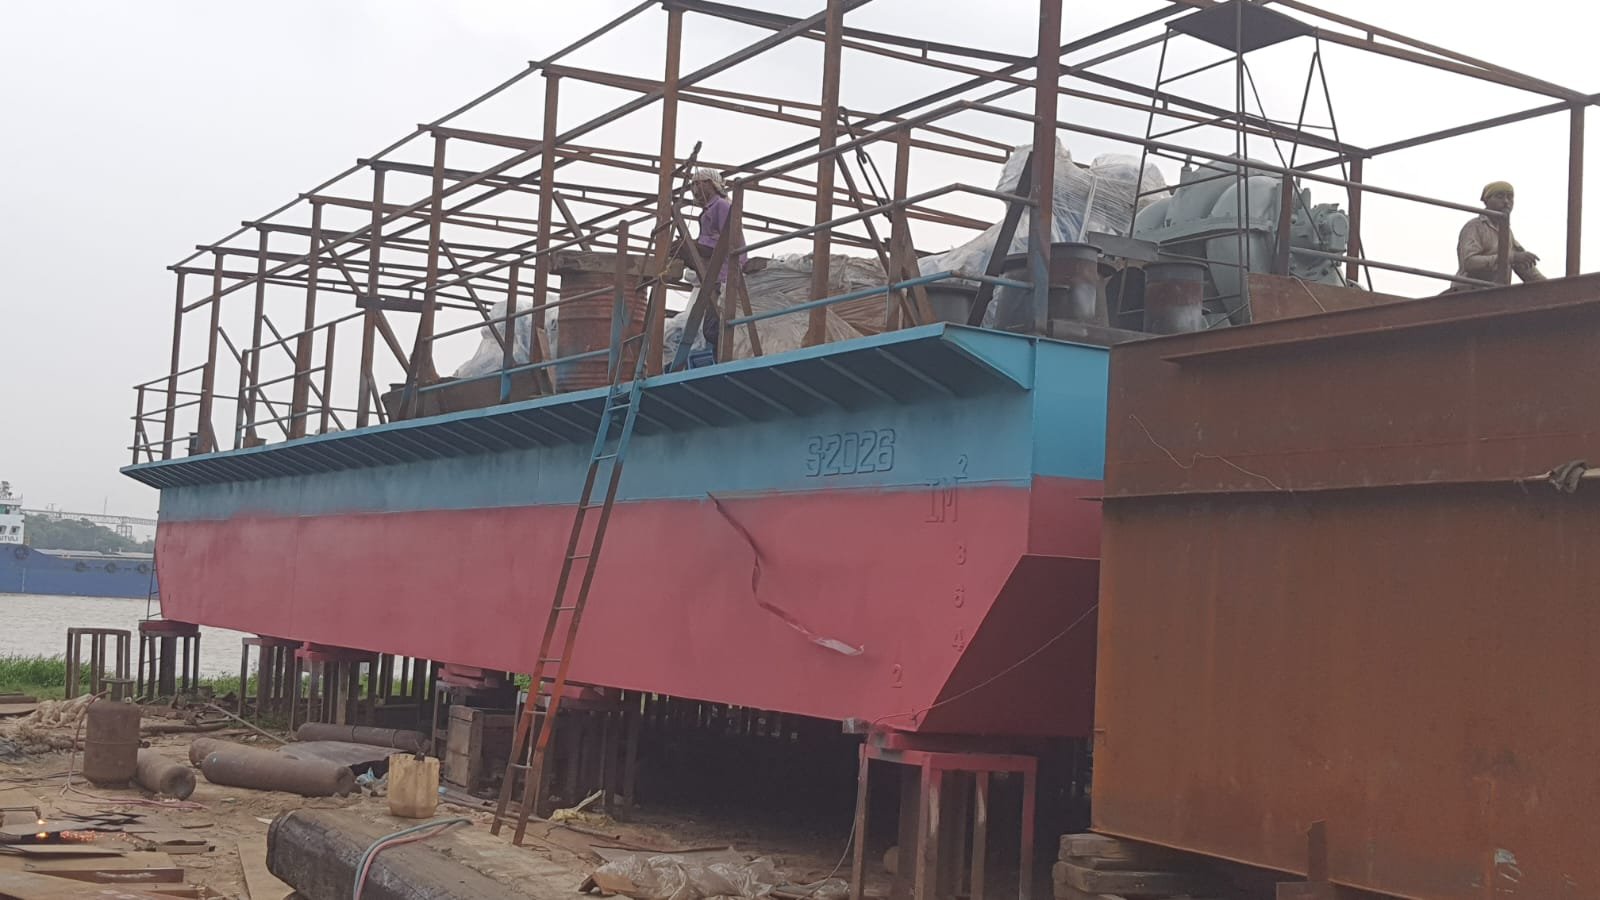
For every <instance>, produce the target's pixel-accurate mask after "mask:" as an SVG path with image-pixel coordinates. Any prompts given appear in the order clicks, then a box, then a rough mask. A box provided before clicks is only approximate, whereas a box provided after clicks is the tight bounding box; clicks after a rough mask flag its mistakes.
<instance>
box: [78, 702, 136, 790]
mask: <svg viewBox="0 0 1600 900" xmlns="http://www.w3.org/2000/svg"><path fill="white" fill-rule="evenodd" d="M85 717H86V718H87V719H88V722H87V723H86V724H85V726H84V728H85V734H84V740H83V777H85V778H87V779H89V780H90V781H92V782H94V783H95V784H98V785H103V786H107V787H109V786H112V785H124V784H127V783H128V782H129V781H130V780H131V779H132V778H133V774H134V771H135V770H136V769H137V768H138V765H139V707H137V706H135V705H134V704H132V703H118V702H116V701H112V700H97V701H95V702H93V703H90V704H89V710H88V712H87V713H86V716H85Z"/></svg>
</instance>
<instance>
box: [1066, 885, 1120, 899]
mask: <svg viewBox="0 0 1600 900" xmlns="http://www.w3.org/2000/svg"><path fill="white" fill-rule="evenodd" d="M1054 889H1055V898H1056V900H1124V898H1122V897H1118V896H1117V895H1116V894H1086V893H1084V892H1083V891H1080V890H1078V889H1077V888H1075V887H1068V886H1066V885H1064V884H1058V885H1054Z"/></svg>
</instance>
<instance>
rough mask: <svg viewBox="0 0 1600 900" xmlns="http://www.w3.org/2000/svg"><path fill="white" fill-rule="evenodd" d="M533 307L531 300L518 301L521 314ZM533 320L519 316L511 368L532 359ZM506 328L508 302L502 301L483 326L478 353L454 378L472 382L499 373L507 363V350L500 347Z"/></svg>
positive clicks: (495, 306) (480, 332) (459, 367)
mask: <svg viewBox="0 0 1600 900" xmlns="http://www.w3.org/2000/svg"><path fill="white" fill-rule="evenodd" d="M532 306H533V300H532V299H531V298H529V297H518V298H517V311H518V312H522V311H524V310H527V309H529V308H531V307H532ZM532 322H533V316H519V317H518V318H517V322H516V326H515V329H514V333H515V334H516V336H517V337H516V341H517V343H516V346H515V347H513V348H512V351H511V352H512V357H513V358H514V362H513V363H512V365H518V366H520V365H523V364H525V363H527V362H528V361H529V360H530V359H532V356H531V355H530V354H529V352H528V350H529V348H530V347H531V346H532V339H533V325H532ZM505 327H506V302H505V301H504V300H501V301H499V302H497V303H495V304H494V306H493V307H491V308H490V310H489V321H487V322H485V323H483V328H482V329H481V330H480V331H479V334H480V335H482V338H481V339H480V340H479V341H478V349H477V351H476V352H475V353H473V354H472V356H471V357H469V358H468V359H467V361H466V362H464V363H462V364H461V365H460V366H457V367H456V371H455V377H457V378H472V377H474V376H477V375H487V374H489V373H490V372H498V371H500V365H501V363H502V362H503V361H504V359H505V350H504V348H503V345H502V344H501V343H500V335H502V334H504V333H505Z"/></svg>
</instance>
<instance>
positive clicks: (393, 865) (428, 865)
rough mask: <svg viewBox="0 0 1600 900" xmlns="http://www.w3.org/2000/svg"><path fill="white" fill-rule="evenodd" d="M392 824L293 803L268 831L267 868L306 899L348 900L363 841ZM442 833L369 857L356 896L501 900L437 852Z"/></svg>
mask: <svg viewBox="0 0 1600 900" xmlns="http://www.w3.org/2000/svg"><path fill="white" fill-rule="evenodd" d="M390 833H392V832H391V830H390V829H388V828H384V827H383V826H381V825H378V824H375V823H372V822H368V821H366V820H364V819H362V818H361V817H360V816H357V815H355V814H354V813H349V812H345V811H343V810H332V809H297V810H293V811H291V812H286V813H284V814H283V815H281V816H278V818H276V819H274V820H273V822H272V825H271V827H269V828H268V829H267V870H268V871H270V872H271V873H272V874H273V875H274V876H276V877H277V878H278V879H280V880H281V881H283V882H284V883H285V884H288V885H289V886H290V887H292V888H294V889H295V892H296V894H297V895H298V896H300V897H304V898H305V900H348V898H349V897H350V896H351V894H352V891H353V889H354V887H355V876H356V868H357V866H359V865H360V863H361V856H362V854H363V853H365V852H366V849H367V847H369V846H371V845H372V843H373V842H374V841H376V840H377V839H378V838H380V837H383V836H384V835H387V834H390ZM430 845H435V846H436V845H448V836H447V835H445V836H438V837H434V838H430V839H429V840H427V841H422V842H417V843H411V844H400V845H397V846H394V847H390V848H388V849H386V850H384V851H383V852H382V853H380V854H378V856H377V857H376V858H375V859H374V860H373V861H372V866H371V870H370V871H369V872H368V874H367V881H366V886H365V887H364V888H363V890H362V893H361V896H362V897H364V898H366V900H424V898H429V900H431V898H438V897H451V898H455V900H503V898H505V897H507V896H511V895H512V893H513V892H512V891H511V890H510V889H509V888H508V887H507V886H506V885H503V884H501V883H500V882H498V881H495V880H494V879H492V878H490V877H488V876H487V875H483V874H481V873H479V872H477V871H475V870H473V869H470V868H467V867H466V866H464V865H462V864H461V863H459V862H456V861H455V860H453V859H451V858H449V857H447V856H445V855H444V854H443V853H440V852H439V851H438V850H437V849H435V846H430Z"/></svg>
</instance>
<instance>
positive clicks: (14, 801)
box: [0, 698, 837, 900]
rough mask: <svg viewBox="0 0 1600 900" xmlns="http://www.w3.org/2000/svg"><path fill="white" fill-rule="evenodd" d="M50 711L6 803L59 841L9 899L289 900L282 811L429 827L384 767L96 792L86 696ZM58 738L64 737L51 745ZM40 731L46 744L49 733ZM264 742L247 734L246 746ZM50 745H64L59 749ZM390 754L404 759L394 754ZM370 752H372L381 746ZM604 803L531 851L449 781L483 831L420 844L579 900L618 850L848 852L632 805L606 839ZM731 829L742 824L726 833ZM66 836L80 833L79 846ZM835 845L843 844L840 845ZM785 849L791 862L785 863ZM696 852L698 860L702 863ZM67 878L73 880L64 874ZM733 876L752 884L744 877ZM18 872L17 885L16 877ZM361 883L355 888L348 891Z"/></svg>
mask: <svg viewBox="0 0 1600 900" xmlns="http://www.w3.org/2000/svg"><path fill="white" fill-rule="evenodd" d="M46 703H47V704H48V706H46V705H45V704H44V703H42V704H41V708H40V709H39V710H38V713H39V715H38V716H37V717H33V718H32V719H31V721H30V722H29V723H28V725H29V728H28V729H25V730H26V732H27V735H28V736H27V738H22V737H17V738H11V737H7V738H0V808H4V807H20V809H19V810H14V811H7V812H5V813H3V815H4V816H5V818H4V822H3V828H0V832H4V833H6V834H8V835H10V836H11V837H13V838H15V837H23V838H30V839H31V838H32V837H33V836H35V835H37V833H38V831H39V830H41V827H42V830H44V831H45V833H47V834H50V835H52V837H50V838H49V839H48V841H47V842H46V843H41V844H35V845H24V846H29V847H30V849H29V851H28V852H26V853H24V852H20V851H12V852H5V851H4V850H0V884H4V885H5V886H4V887H0V897H4V896H12V895H21V896H30V894H28V893H26V891H30V890H31V891H33V892H35V893H43V892H44V890H45V889H44V888H42V887H41V885H42V884H44V883H45V882H49V890H52V891H55V892H56V893H54V894H45V895H46V896H51V897H52V898H55V897H59V898H61V900H67V898H71V897H73V896H74V894H75V892H76V891H77V890H78V886H80V885H81V887H82V888H83V889H84V890H87V891H91V892H92V891H104V889H105V886H106V885H108V884H115V885H116V886H117V889H118V892H119V893H122V894H124V895H125V896H127V897H138V898H143V897H145V896H146V894H148V895H149V896H150V897H151V898H155V897H158V896H159V897H162V898H163V900H171V897H173V896H180V897H194V898H200V900H221V898H249V900H261V898H263V897H269V898H271V900H284V897H285V896H286V895H287V894H288V892H289V889H288V888H287V887H285V886H284V885H283V883H282V882H281V881H279V880H278V879H277V878H275V877H274V876H273V875H272V874H271V872H270V871H269V870H268V868H267V834H268V831H269V828H270V827H271V823H272V822H274V821H275V820H276V819H277V818H278V817H279V816H281V815H282V814H284V813H286V812H290V811H294V810H308V811H319V812H320V811H328V810H342V811H344V812H345V813H347V814H349V815H350V816H352V817H354V818H355V819H356V820H359V821H362V822H365V823H368V826H369V827H370V828H371V829H372V830H373V831H374V833H375V834H393V833H396V832H399V831H401V830H403V829H406V828H410V827H414V826H415V825H417V824H418V823H417V821H416V820H414V819H411V820H408V819H403V818H398V817H395V816H393V815H391V814H390V810H389V803H388V800H387V798H386V797H385V794H386V792H387V788H388V786H389V785H388V779H387V778H386V777H385V774H384V773H385V772H386V771H387V769H386V767H384V768H382V769H379V770H378V771H373V770H372V769H363V770H362V771H361V773H360V775H361V777H360V778H359V779H358V780H359V783H360V787H361V790H358V791H356V792H354V793H353V794H351V795H350V796H348V797H342V798H340V797H324V798H317V799H310V800H308V799H306V798H303V797H300V796H297V795H295V794H292V793H287V792H283V791H268V790H255V789H250V788H241V787H231V786H227V785H220V784H216V783H214V782H211V781H208V780H206V779H204V778H200V779H198V780H197V783H196V784H195V787H194V790H193V793H192V794H191V795H190V796H189V798H188V801H187V802H179V801H172V800H166V799H159V798H158V795H153V794H151V793H149V792H146V791H143V790H140V789H139V788H138V787H137V786H130V787H128V788H112V787H90V786H89V785H87V784H86V783H84V782H83V780H82V778H81V776H79V775H77V774H76V770H77V765H78V762H79V761H80V760H81V756H74V755H73V754H71V753H70V752H68V748H70V747H71V746H72V744H73V737H74V733H75V732H76V731H77V729H78V727H79V723H80V722H81V721H82V720H83V714H84V711H85V710H86V708H87V705H88V703H87V698H80V699H79V700H77V701H46ZM213 712H214V711H213ZM144 713H145V714H146V715H149V716H150V717H151V718H153V719H156V720H158V721H159V720H163V719H164V720H168V721H176V722H182V721H183V717H185V716H187V715H193V714H194V713H195V711H194V710H179V709H176V708H171V709H168V708H158V710H157V711H152V710H151V708H150V707H146V708H145V710H144ZM208 715H209V714H208ZM26 718H30V717H19V718H17V719H9V720H7V719H0V732H3V733H4V734H6V735H11V734H12V733H14V732H15V731H16V730H17V729H16V726H17V725H19V724H21V723H22V719H26ZM52 734H55V735H59V736H60V738H61V739H60V740H59V741H52V740H50V739H49V737H50V736H51V735H52ZM41 735H43V736H44V738H45V739H43V740H40V739H38V738H39V736H41ZM257 737H258V735H257ZM252 739H254V738H253V737H252V738H246V741H249V740H252ZM275 740H281V739H278V738H275ZM202 741H205V742H208V743H209V745H211V746H213V747H214V746H217V745H222V746H229V747H235V746H242V747H245V748H246V749H250V746H249V744H248V743H245V744H238V743H229V742H227V741H218V740H215V738H214V736H212V735H209V734H208V735H207V736H206V737H204V738H200V739H197V740H195V743H201V742H202ZM145 743H147V744H148V745H149V747H148V748H147V749H146V750H144V751H143V752H142V754H141V755H145V756H148V754H151V753H155V754H159V756H160V757H162V758H164V759H165V760H166V761H168V762H170V763H174V764H177V765H180V766H184V765H186V764H187V763H188V758H187V756H188V752H189V749H190V740H189V738H188V737H187V736H168V735H157V736H152V737H149V738H147V740H146V741H145ZM307 743H309V742H307ZM51 746H59V747H61V748H62V749H61V750H60V751H51V750H49V749H47V748H49V747H51ZM271 746H272V745H271V744H269V743H268V742H267V741H266V739H265V738H262V739H261V741H260V743H258V744H257V745H256V750H257V752H263V753H267V755H268V756H272V757H277V756H278V754H277V753H269V752H267V750H266V749H265V748H267V747H271ZM287 746H291V747H292V746H294V745H293V744H289V745H287ZM300 749H304V748H303V747H302V748H300ZM385 750H386V752H389V753H392V752H394V750H393V749H392V748H385ZM358 753H369V754H371V751H370V749H369V750H364V751H358ZM372 755H376V754H372ZM385 762H387V760H385ZM69 769H70V770H72V771H73V773H74V774H73V775H72V777H71V778H70V781H69V780H68V778H67V774H68V770H69ZM190 771H191V772H194V771H196V770H195V769H191V770H190ZM586 799H587V798H586ZM601 799H603V797H598V796H597V797H594V798H593V799H590V800H587V802H585V803H579V804H577V805H575V806H574V807H573V809H574V810H575V811H576V815H577V818H576V819H575V820H574V821H571V822H567V823H554V822H550V821H546V820H540V819H533V820H530V827H529V829H528V831H527V835H526V840H525V843H524V845H523V846H514V845H513V844H512V843H511V842H510V841H509V840H508V835H507V834H505V833H502V834H501V835H498V836H495V835H491V834H490V833H489V827H488V826H489V824H490V822H491V819H492V815H491V808H492V805H493V804H492V803H486V802H485V801H482V800H479V799H477V798H473V797H469V796H467V795H465V794H464V793H461V792H460V791H459V790H456V789H452V788H449V787H448V786H442V787H441V790H440V801H439V809H438V812H437V816H438V817H440V818H453V817H465V818H469V819H471V820H472V821H473V822H474V823H475V824H474V825H472V826H470V827H456V828H453V829H451V830H450V832H449V833H448V834H446V835H441V836H438V837H429V838H427V839H426V840H424V841H422V842H420V843H418V844H415V845H410V846H414V847H418V848H423V849H425V850H426V851H427V852H428V853H430V854H434V855H436V856H441V857H443V858H445V859H448V860H450V861H453V862H454V863H459V864H460V865H462V866H465V867H466V868H468V869H470V870H473V871H475V872H477V873H478V874H480V875H483V876H485V877H487V878H490V879H493V880H494V881H495V882H496V883H497V885H499V888H498V894H497V896H501V897H513V898H514V897H540V898H548V897H554V896H565V895H570V894H572V892H573V889H574V888H575V887H577V886H578V885H579V883H580V882H582V881H583V880H584V878H585V876H587V875H589V874H590V873H591V872H593V871H594V870H595V867H596V866H599V865H600V864H601V863H602V862H604V860H605V855H607V854H610V855H615V854H628V853H641V854H643V855H644V856H646V857H653V856H659V855H662V854H663V853H668V854H670V853H673V852H674V851H681V848H683V847H684V846H695V845H699V846H704V845H707V844H714V845H716V846H718V847H725V846H727V843H728V842H729V841H730V840H734V841H737V842H738V843H740V844H741V845H746V844H749V843H751V842H752V841H754V842H755V843H757V844H758V845H759V846H762V847H763V849H765V850H767V851H768V853H767V855H768V858H769V859H774V860H777V861H778V863H777V864H778V866H779V869H780V871H782V870H785V869H786V870H787V871H790V872H797V873H802V874H806V875H808V876H809V877H813V878H814V877H817V876H820V875H822V874H824V873H827V872H828V868H829V867H830V866H832V865H833V862H834V859H835V858H836V854H837V850H836V849H830V848H827V847H823V846H821V844H820V843H819V844H818V846H816V847H810V846H807V848H806V849H805V850H804V851H801V850H799V849H798V847H797V846H796V845H792V844H788V843H785V841H787V840H789V838H787V837H785V835H788V834H789V832H787V831H781V830H780V831H778V832H772V833H766V834H763V835H761V836H759V837H758V836H756V835H755V834H753V833H752V832H750V831H748V830H747V829H748V828H750V827H751V826H750V825H749V824H748V823H742V824H739V825H734V826H729V825H728V824H726V823H724V824H721V825H717V824H713V823H712V822H706V823H698V824H697V823H695V822H693V821H690V820H686V819H683V818H681V817H675V816H671V815H668V814H665V811H656V812H654V813H647V812H646V811H644V810H641V809H637V808H636V809H633V810H631V811H630V815H629V817H628V819H627V821H624V822H612V821H609V820H602V821H605V823H606V824H605V826H604V828H605V830H604V831H600V830H598V829H591V828H587V827H585V826H584V825H582V824H579V822H580V821H583V820H584V819H585V817H589V816H595V815H596V814H597V811H594V810H591V809H590V808H591V807H592V806H594V804H595V803H597V802H599V800H601ZM40 818H42V819H44V820H45V822H46V825H45V826H39V824H38V819H40ZM590 821H593V820H592V819H591V820H590ZM729 827H732V828H733V829H734V830H732V831H729V830H727V829H728V828H729ZM62 833H67V834H72V835H77V836H78V838H77V839H76V840H75V841H72V842H69V841H67V840H66V839H65V838H63V837H62V836H61V835H62ZM0 840H3V838H0ZM807 840H809V835H808V837H807ZM832 840H833V837H832V836H830V837H829V840H828V842H829V843H831V841H832ZM685 841H691V842H693V843H690V844H686V843H685ZM645 848H649V849H645ZM405 849H406V848H396V850H395V851H386V852H385V854H383V855H387V853H388V852H399V853H400V854H401V856H400V857H398V858H400V859H404V858H405V854H404V850H405ZM775 851H782V852H784V853H785V854H786V855H783V856H774V855H772V854H773V852H775ZM719 852H724V853H725V852H726V851H719ZM830 854H832V855H830ZM693 856H694V854H692V853H691V854H689V857H690V858H693ZM379 858H380V859H381V858H382V856H380V857H379ZM723 861H724V862H726V863H728V864H731V865H743V864H744V863H745V859H744V857H742V856H739V855H737V854H733V855H732V856H730V857H727V858H725V859H724V860H723ZM68 871H70V872H72V873H73V874H70V875H67V874H61V873H63V872H68ZM720 877H722V878H724V880H726V879H728V878H730V877H732V878H733V881H734V882H738V881H739V876H738V875H737V873H729V874H726V875H722V876H720ZM7 878H10V879H11V880H10V881H6V880H5V879H7ZM17 879H23V880H28V879H31V881H30V882H29V883H30V884H31V885H32V886H31V887H28V886H24V885H22V884H21V882H20V881H18V880H17ZM69 879H71V880H69ZM750 884H751V885H755V884H757V881H756V880H754V879H752V880H751V881H750ZM779 884H780V886H778V887H775V888H774V889H773V890H772V891H771V892H770V894H768V895H769V896H771V897H773V898H774V900H834V898H833V897H832V896H831V895H830V894H829V892H828V890H826V889H819V890H817V891H811V890H810V888H809V887H807V888H805V889H802V890H799V891H792V890H791V889H789V888H785V887H782V886H781V879H780V883H779ZM13 888H15V889H13ZM348 888H349V885H348V882H347V883H346V891H348ZM752 890H757V891H758V893H757V894H753V895H751V896H758V895H760V894H759V889H758V888H755V887H752ZM808 892H809V893H808ZM85 896H88V894H85ZM348 896H349V894H348V893H345V894H343V895H342V897H341V900H343V898H347V897H348ZM367 896H368V897H369V900H377V898H379V897H380V896H381V893H372V894H368V895H367Z"/></svg>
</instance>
